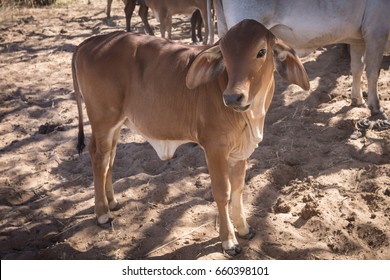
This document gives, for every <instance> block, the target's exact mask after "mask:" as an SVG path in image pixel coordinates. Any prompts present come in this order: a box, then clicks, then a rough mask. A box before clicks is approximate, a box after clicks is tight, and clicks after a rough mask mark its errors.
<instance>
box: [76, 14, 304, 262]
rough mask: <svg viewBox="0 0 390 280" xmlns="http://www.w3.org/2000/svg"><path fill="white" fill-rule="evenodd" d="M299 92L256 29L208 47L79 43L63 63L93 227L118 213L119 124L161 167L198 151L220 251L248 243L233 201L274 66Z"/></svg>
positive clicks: (272, 41) (289, 69)
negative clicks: (88, 168) (86, 166)
mask: <svg viewBox="0 0 390 280" xmlns="http://www.w3.org/2000/svg"><path fill="white" fill-rule="evenodd" d="M275 65H276V69H277V71H278V72H279V74H280V75H281V76H282V77H283V78H285V79H287V80H288V81H290V82H292V83H295V84H298V85H299V86H301V87H302V88H304V89H309V82H308V77H307V74H306V72H305V70H304V68H303V66H302V64H301V63H300V61H299V59H298V57H297V56H296V55H295V53H294V51H293V50H292V49H291V48H290V47H288V46H287V45H285V44H284V43H283V42H281V41H278V40H277V39H276V38H275V37H274V35H273V34H272V33H271V32H270V31H269V30H268V29H266V28H265V27H264V26H263V25H262V24H260V23H258V22H257V21H254V20H245V21H242V22H240V23H239V24H237V25H236V26H234V27H233V28H231V29H230V30H229V31H228V32H227V33H226V35H225V36H223V37H222V38H221V40H220V41H218V42H217V43H216V44H215V45H214V46H201V47H200V46H186V45H182V44H177V43H172V42H170V41H167V40H164V39H161V38H157V37H153V36H147V35H140V34H132V33H126V32H114V33H111V34H107V35H101V36H96V37H92V38H89V39H87V40H86V41H84V42H83V43H82V44H80V45H79V46H78V47H77V49H76V51H75V53H74V56H73V61H72V72H73V80H74V87H75V94H76V99H77V105H78V110H79V143H78V148H79V151H80V152H81V150H82V148H83V146H84V133H83V116H82V107H81V98H83V99H84V102H85V105H86V109H87V113H88V116H89V120H90V123H91V127H92V136H91V140H90V143H89V152H90V156H91V161H92V165H93V175H94V185H95V212H96V215H97V221H98V224H99V225H101V226H110V223H111V220H112V215H111V212H110V210H114V209H116V208H117V207H118V201H117V200H116V199H115V198H114V190H113V187H112V175H111V174H112V165H113V162H114V157H115V151H116V145H117V142H118V139H119V133H120V128H121V126H122V125H123V124H125V125H127V126H128V127H130V128H131V129H132V130H134V131H136V132H138V133H139V134H141V135H143V136H144V138H145V139H146V140H147V141H148V142H149V143H150V144H151V145H152V146H153V148H154V149H155V150H156V152H157V154H158V156H159V157H160V158H161V159H163V160H164V159H169V158H171V157H172V156H173V154H174V152H175V150H176V148H177V147H178V146H179V145H181V144H183V143H186V142H196V143H198V144H199V145H200V146H201V147H202V148H203V150H204V152H205V155H206V159H207V164H208V169H209V173H210V177H211V185H212V191H213V195H214V199H215V201H216V203H217V207H218V211H219V218H220V239H221V241H222V247H223V249H224V250H225V251H226V252H227V253H229V254H231V255H235V254H237V253H239V252H240V247H239V245H238V242H237V239H236V236H235V232H234V227H233V224H232V222H231V220H230V217H229V213H228V205H229V201H230V200H231V203H232V218H233V223H234V225H235V228H236V230H237V232H238V235H239V236H241V237H244V238H252V237H253V236H254V230H253V229H252V228H251V227H250V226H249V225H248V223H247V221H246V218H245V214H244V206H243V201H242V192H243V188H244V178H245V172H246V159H247V158H248V157H249V156H250V155H251V154H252V152H253V151H254V149H255V148H256V147H257V144H258V143H259V142H260V141H261V140H262V138H263V126H264V118H265V114H266V112H267V110H268V108H269V105H270V103H271V99H272V96H273V92H274V68H275Z"/></svg>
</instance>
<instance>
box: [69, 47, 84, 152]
mask: <svg viewBox="0 0 390 280" xmlns="http://www.w3.org/2000/svg"><path fill="white" fill-rule="evenodd" d="M77 50H78V48H76V50H75V52H74V53H73V57H72V77H73V87H74V94H75V98H76V102H77V109H78V112H79V134H78V141H77V151H78V152H79V154H81V153H82V152H83V149H84V148H85V143H84V120H83V107H82V96H81V92H80V86H79V83H78V79H77V70H76V56H77Z"/></svg>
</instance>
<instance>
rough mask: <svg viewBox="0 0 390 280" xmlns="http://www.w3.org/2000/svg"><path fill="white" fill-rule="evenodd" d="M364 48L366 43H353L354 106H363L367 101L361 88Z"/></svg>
mask: <svg viewBox="0 0 390 280" xmlns="http://www.w3.org/2000/svg"><path fill="white" fill-rule="evenodd" d="M364 50H365V45H364V43H361V44H351V72H352V94H351V99H352V106H362V105H364V103H365V102H364V100H363V95H362V92H361V89H360V86H361V78H362V74H363V70H364Z"/></svg>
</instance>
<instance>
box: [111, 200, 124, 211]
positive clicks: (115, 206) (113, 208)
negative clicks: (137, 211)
mask: <svg viewBox="0 0 390 280" xmlns="http://www.w3.org/2000/svg"><path fill="white" fill-rule="evenodd" d="M109 207H110V210H111V211H118V210H119V209H121V204H120V203H119V202H118V201H116V200H113V201H111V202H110V204H109Z"/></svg>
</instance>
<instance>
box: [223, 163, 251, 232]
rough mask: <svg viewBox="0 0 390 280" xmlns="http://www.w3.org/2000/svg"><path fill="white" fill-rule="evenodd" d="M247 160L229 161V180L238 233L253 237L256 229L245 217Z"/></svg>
mask: <svg viewBox="0 0 390 280" xmlns="http://www.w3.org/2000/svg"><path fill="white" fill-rule="evenodd" d="M245 173H246V161H245V160H240V161H230V162H229V180H230V185H231V188H232V196H231V201H232V218H233V224H234V225H235V227H236V229H237V232H238V235H239V236H240V237H242V238H245V239H252V238H253V236H254V235H255V231H254V230H253V228H251V227H250V226H249V225H248V223H247V221H246V217H245V212H244V205H243V198H242V193H243V190H244V186H245Z"/></svg>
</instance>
